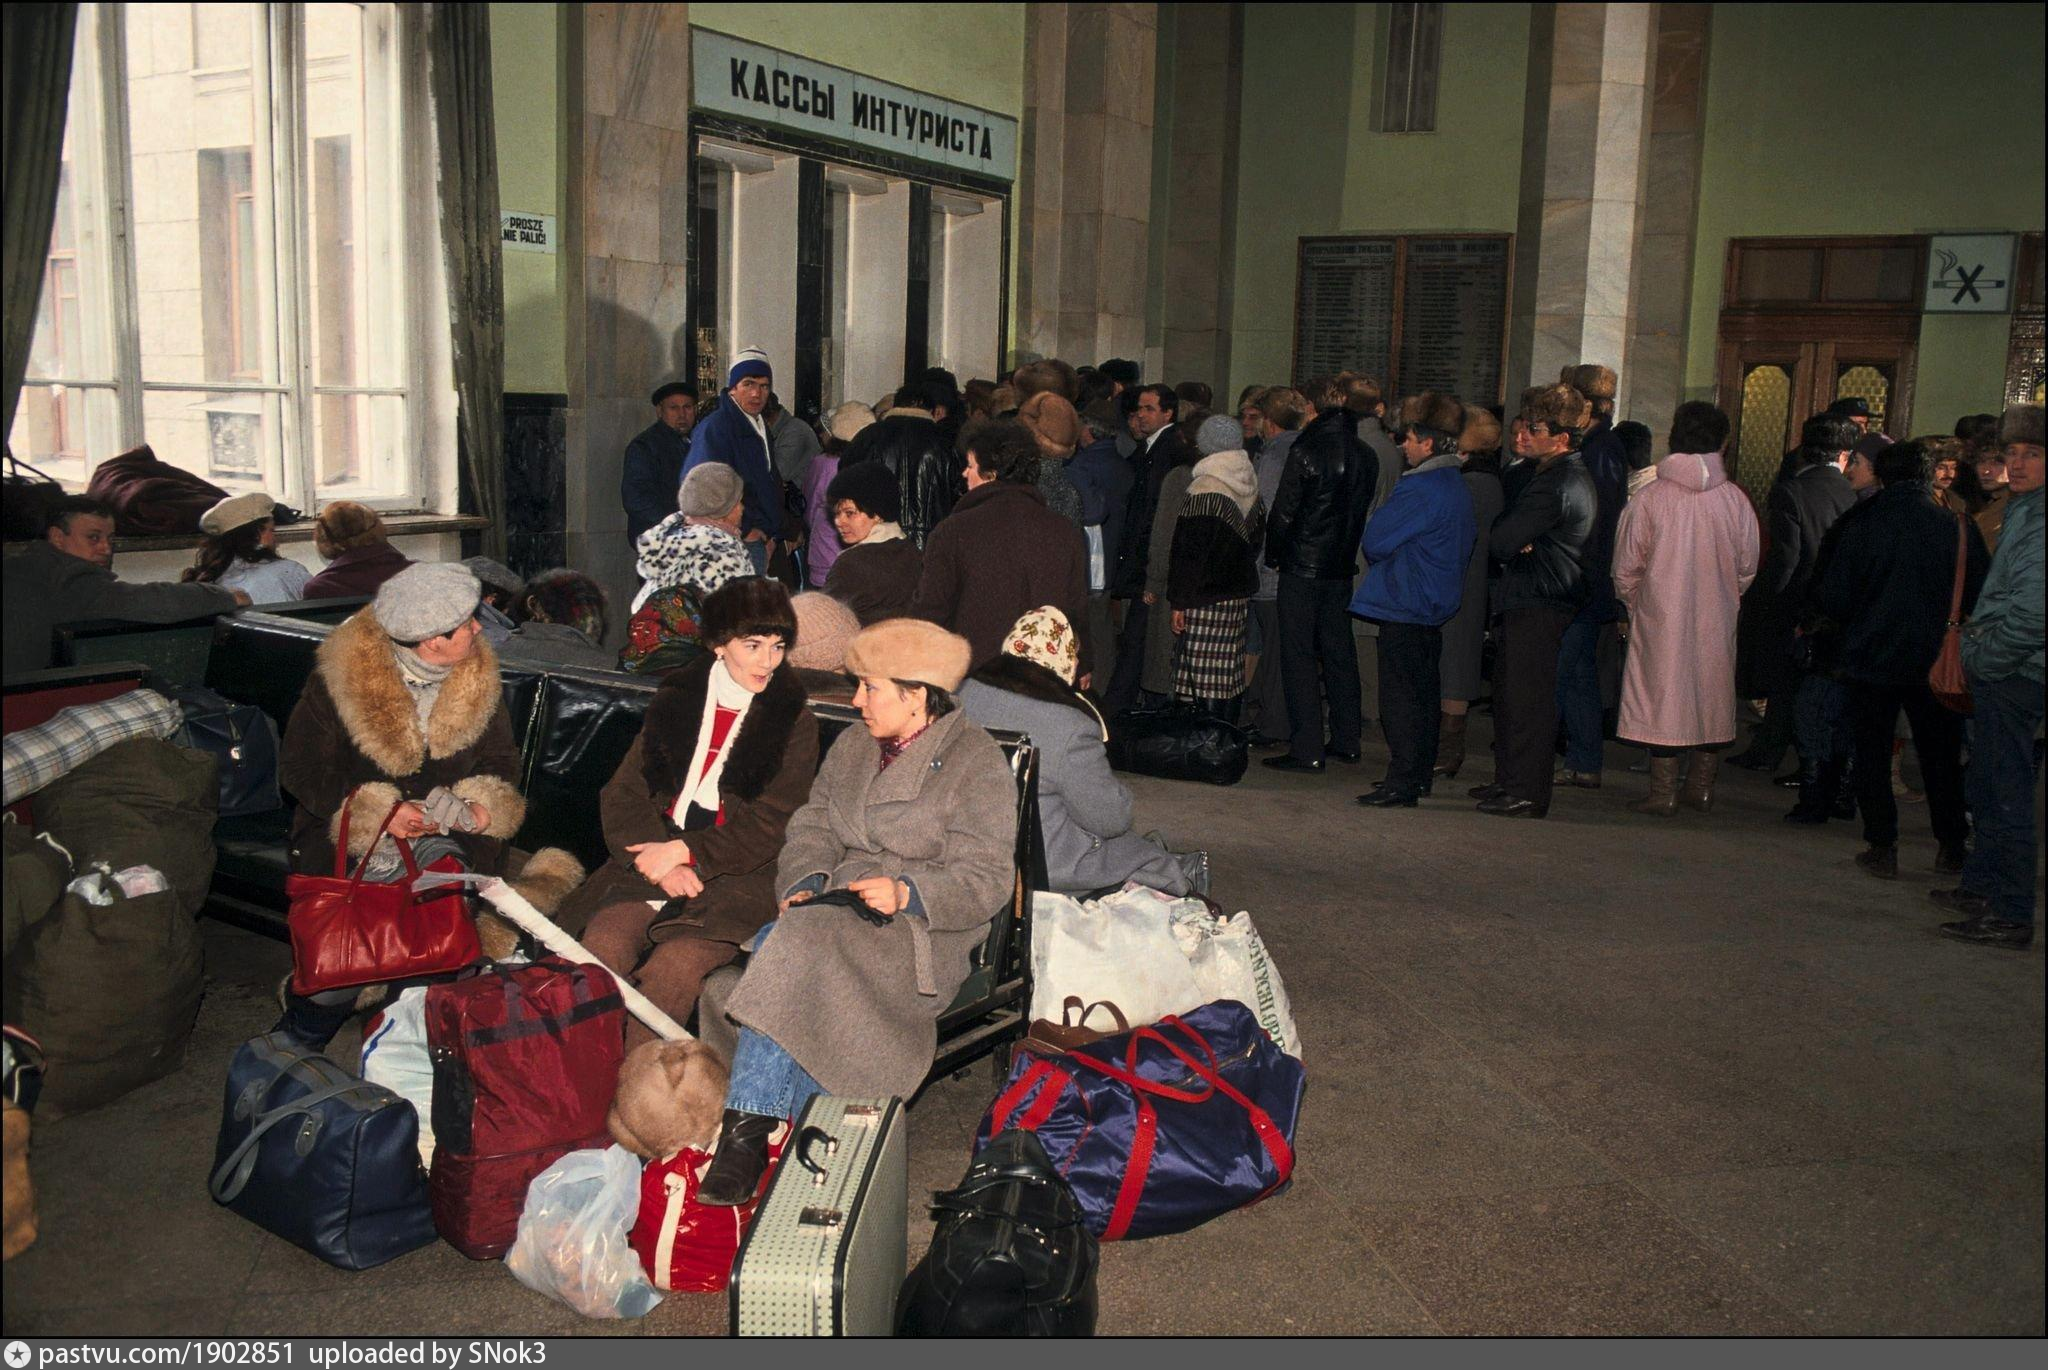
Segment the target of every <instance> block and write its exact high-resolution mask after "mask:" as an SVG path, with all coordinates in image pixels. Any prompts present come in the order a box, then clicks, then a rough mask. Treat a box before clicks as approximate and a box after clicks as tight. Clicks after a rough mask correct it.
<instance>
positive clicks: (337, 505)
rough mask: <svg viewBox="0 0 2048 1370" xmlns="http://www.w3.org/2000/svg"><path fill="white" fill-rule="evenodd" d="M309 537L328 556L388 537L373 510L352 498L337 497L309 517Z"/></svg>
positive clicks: (382, 521) (381, 540) (372, 543)
mask: <svg viewBox="0 0 2048 1370" xmlns="http://www.w3.org/2000/svg"><path fill="white" fill-rule="evenodd" d="M313 539H314V541H315V543H316V544H318V546H319V548H320V550H321V552H322V553H323V554H328V555H332V554H333V553H338V552H346V551H349V550H350V549H352V548H356V547H370V546H373V545H375V544H377V543H380V542H389V541H390V540H391V539H390V537H389V536H388V535H387V534H386V532H385V530H384V520H383V518H382V517H381V516H380V515H379V514H378V513H377V511H376V510H375V509H372V508H370V507H369V506H368V505H365V504H357V503H356V502H355V501H354V500H352V499H338V500H336V501H335V502H334V503H332V504H330V505H328V506H327V507H326V508H325V509H322V510H321V511H320V517H318V518H316V519H314V520H313ZM329 549H332V551H331V552H330V550H329Z"/></svg>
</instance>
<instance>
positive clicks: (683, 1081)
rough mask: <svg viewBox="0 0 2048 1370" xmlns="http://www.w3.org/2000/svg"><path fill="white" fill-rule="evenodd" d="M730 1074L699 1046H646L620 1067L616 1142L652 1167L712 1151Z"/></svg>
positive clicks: (610, 1122) (612, 1116)
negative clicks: (684, 1153) (684, 1154)
mask: <svg viewBox="0 0 2048 1370" xmlns="http://www.w3.org/2000/svg"><path fill="white" fill-rule="evenodd" d="M726 1082H727V1070H726V1066H725V1062H723V1061H721V1060H719V1059H718V1053H717V1052H715V1051H713V1050H712V1049H711V1048H710V1047H707V1046H705V1045H704V1044H703V1043H702V1042H699V1041H694V1040H692V1041H683V1042H658V1041H657V1042H642V1043H641V1044H640V1045H639V1046H637V1047H634V1048H633V1049H632V1050H631V1051H629V1052H627V1053H626V1059H625V1060H624V1061H623V1062H622V1063H621V1064H620V1066H619V1085H618V1090H617V1092H616V1093H615V1094H614V1095H613V1096H612V1107H611V1112H610V1113H609V1114H607V1115H606V1116H605V1120H604V1122H605V1127H606V1128H607V1129H609V1130H610V1132H611V1134H612V1140H614V1141H616V1142H617V1143H618V1144H619V1145H620V1146H622V1147H624V1148H626V1150H628V1151H630V1152H632V1153H633V1154H634V1155H635V1156H644V1157H646V1158H647V1159H648V1160H650V1161H663V1160H667V1159H668V1158H669V1157H671V1156H673V1155H675V1154H676V1153H677V1152H678V1151H681V1150H683V1149H684V1148H685V1147H689V1148H693V1149H695V1150H698V1151H709V1150H711V1144H712V1143H713V1142H714V1141H716V1140H717V1139H718V1123H719V1119H720V1118H721V1117H723V1116H724V1110H725V1087H726Z"/></svg>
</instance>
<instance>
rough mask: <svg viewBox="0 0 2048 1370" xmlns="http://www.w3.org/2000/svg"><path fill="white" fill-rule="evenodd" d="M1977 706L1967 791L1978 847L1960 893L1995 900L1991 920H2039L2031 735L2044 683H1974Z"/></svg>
mask: <svg viewBox="0 0 2048 1370" xmlns="http://www.w3.org/2000/svg"><path fill="white" fill-rule="evenodd" d="M1970 694H1971V696H1972V697H1973V698H1974V699H1975V700H1976V701H1977V715H1976V727H1975V728H1974V729H1973V730H1972V731H1973V732H1974V734H1975V737H1974V743H1973V749H1972V750H1971V752H1970V769H1969V773H1968V774H1967V776H1966V777H1965V778H1964V787H1965V789H1966V791H1967V793H1968V794H1969V799H1970V817H1971V819H1972V821H1973V823H1974V825H1975V827H1976V830H1977V848H1976V850H1975V851H1973V852H1971V853H1970V859H1969V860H1968V861H1967V862H1965V863H1964V865H1963V888H1964V889H1966V890H1971V891H1974V892H1975V893H1977V894H1981V895H1983V896H1984V897H1985V898H1987V899H1989V900H1990V901H1991V916H1992V917H1993V918H1996V919H1999V920H2001V921H2003V922H2007V923H2025V924H2028V925H2029V926H2031V925H2032V924H2033V921H2034V893H2035V891H2034V842H2035V827H2034V769H2035V767H2034V730H2035V729H2037V728H2039V727H2040V726H2041V712H2042V698H2041V686H2040V684H2039V682H2037V681H2032V680H2028V679H2027V678H2026V677H2024V676H2014V677H2013V678H2012V679H2010V680H1979V679H1978V678H1977V677H1976V676H1974V675H1973V676H1971V677H1970Z"/></svg>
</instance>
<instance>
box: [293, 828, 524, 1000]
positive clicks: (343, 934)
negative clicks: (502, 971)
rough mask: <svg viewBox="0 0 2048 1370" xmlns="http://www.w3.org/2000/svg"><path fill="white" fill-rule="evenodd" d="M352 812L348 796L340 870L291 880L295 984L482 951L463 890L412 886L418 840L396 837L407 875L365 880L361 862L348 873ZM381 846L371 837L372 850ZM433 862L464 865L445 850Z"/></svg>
mask: <svg viewBox="0 0 2048 1370" xmlns="http://www.w3.org/2000/svg"><path fill="white" fill-rule="evenodd" d="M353 797H354V794H353V792H351V794H350V798H353ZM400 802H401V803H402V802H403V801H400ZM398 808H399V806H398V805H397V804H393V805H392V806H391V812H390V813H387V814H385V815H384V822H383V823H382V824H380V825H379V826H378V828H377V836H378V837H379V838H381V837H383V836H384V835H385V834H386V832H388V831H389V829H390V827H391V820H392V818H393V817H395V816H396V815H397V813H398ZM348 814H349V804H348V800H343V801H342V809H341V835H340V838H339V840H338V841H336V843H335V844H334V874H333V875H332V876H326V875H293V876H288V877H286V879H285V882H284V891H285V897H286V898H287V899H289V900H290V901H291V908H290V911H289V912H288V913H286V915H285V925H286V927H287V928H288V929H289V930H290V932H291V939H292V992H293V993H294V994H318V993H320V992H321V991H322V990H330V989H351V988H354V987H355V986H357V985H379V984H383V983H385V982H386V981H390V980H403V979H407V978H409V977H412V976H416V975H441V974H446V973H447V972H450V971H457V970H461V969H462V968H463V967H464V966H466V965H469V964H470V963H471V962H473V961H476V960H478V959H479V958H481V957H482V956H483V947H482V945H481V944H479V943H478V941H477V936H476V923H475V921H474V920H472V919H471V918H470V916H469V905H468V902H467V901H466V900H465V899H464V898H463V896H462V894H461V893H460V892H459V891H458V892H455V893H448V894H436V893H432V892H427V893H415V892H414V891H413V887H412V882H413V881H415V880H417V879H419V876H420V867H419V864H418V863H417V862H416V861H414V860H413V858H412V844H411V843H409V842H407V841H406V840H405V839H404V838H402V837H399V836H396V835H393V836H392V838H391V840H392V841H393V842H395V843H397V844H398V854H399V855H400V856H401V857H403V858H404V859H405V878H404V879H403V880H401V881H393V882H390V883H386V882H383V881H377V880H364V879H363V872H362V863H359V864H358V866H357V868H356V873H355V875H354V877H353V878H350V877H349V876H348V875H347V874H346V872H347V870H348ZM376 846H377V843H376V841H375V840H372V841H371V843H370V850H372V851H374V850H375V849H376ZM427 869H428V870H430V871H446V872H457V871H460V870H461V869H462V864H461V863H460V862H458V861H457V860H455V858H453V857H450V856H444V857H441V858H440V859H438V860H436V861H434V862H432V863H430V864H429V865H428V866H427Z"/></svg>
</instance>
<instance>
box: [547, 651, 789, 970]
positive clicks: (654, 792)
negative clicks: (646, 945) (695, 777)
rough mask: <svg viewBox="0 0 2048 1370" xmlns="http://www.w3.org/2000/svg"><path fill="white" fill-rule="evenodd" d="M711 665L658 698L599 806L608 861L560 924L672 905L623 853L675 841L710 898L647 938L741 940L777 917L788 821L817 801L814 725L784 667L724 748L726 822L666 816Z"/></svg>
mask: <svg viewBox="0 0 2048 1370" xmlns="http://www.w3.org/2000/svg"><path fill="white" fill-rule="evenodd" d="M715 659H716V658H714V657H710V656H706V657H704V658H702V659H701V660H698V661H696V662H693V663H691V664H690V665H688V666H685V667H684V668H683V669H682V670H680V671H676V672H674V673H673V674H671V675H670V676H669V677H668V678H667V679H666V680H664V681H663V682H662V683H661V688H660V689H659V690H656V691H655V694H654V698H653V700H652V701H651V702H650V703H649V704H648V706H647V717H646V720H645V722H643V723H642V725H641V728H640V736H638V737H637V738H635V739H634V740H633V745H632V746H631V747H630V748H629V749H627V752H626V757H625V759H624V760H623V761H621V762H620V763H619V769H618V770H617V771H616V772H614V773H613V775H612V778H611V781H610V783H608V784H607V785H606V786H605V787H604V792H603V793H602V795H600V796H599V799H598V808H599V812H600V814H601V815H602V818H603V821H604V844H605V847H606V849H607V850H609V851H610V852H611V860H609V861H607V862H606V863H605V864H604V865H603V866H602V867H600V868H599V870H598V872H597V874H596V875H594V876H592V877H591V878H590V882H589V883H588V884H586V885H585V886H584V887H583V888H582V889H580V890H578V891H577V892H576V896H575V898H574V899H572V900H571V901H570V902H569V905H568V907H567V908H565V909H564V910H563V922H564V923H566V924H569V925H571V926H574V927H580V926H582V925H583V923H584V922H586V921H587V920H588V918H589V916H590V915H591V914H593V913H595V912H596V911H597V910H599V909H601V908H604V907H606V906H607V905H610V904H622V903H626V902H628V901H632V900H643V899H659V900H665V899H667V898H668V896H667V895H665V894H663V893H662V892H661V890H660V888H659V887H657V886H655V885H653V884H651V883H649V882H648V881H646V880H643V879H642V878H641V877H640V873H639V872H638V871H636V870H634V869H633V853H632V852H630V851H627V850H626V848H627V847H628V846H631V845H634V844H637V843H641V842H667V841H669V840H671V839H672V838H676V837H681V838H682V839H683V840H684V841H686V842H688V843H689V844H690V855H691V857H692V858H693V859H694V860H695V862H696V871H697V874H698V876H699V877H700V878H701V879H702V880H703V881H704V892H703V893H702V894H700V895H698V896H697V897H696V898H694V899H692V900H690V901H689V902H688V903H687V904H685V905H684V906H683V911H682V912H681V913H679V914H666V915H658V916H657V917H656V918H655V921H654V923H653V924H652V925H651V926H650V927H649V928H648V930H647V935H648V937H649V939H650V940H652V941H656V942H662V941H667V940H668V939H669V938H671V937H696V938H700V939H702V940H705V941H710V942H731V943H734V944H738V943H740V942H744V941H746V940H747V939H748V938H749V937H752V936H753V935H754V934H755V933H756V932H758V931H759V930H760V928H761V925H762V924H763V923H766V922H767V921H768V920H769V919H771V918H773V917H774V916H775V898H776V887H775V858H776V857H777V856H778V855H779V854H780V853H781V851H782V841H783V832H784V830H785V829H786V828H787V827H788V826H789V820H790V816H791V815H792V814H794V813H795V812H796V811H797V810H798V809H800V808H802V807H803V805H804V801H805V800H807V799H809V798H810V797H811V779H812V776H813V775H814V774H815V773H816V772H817V769H818V718H817V715H815V714H813V713H812V712H811V710H810V706H809V705H808V704H807V703H806V702H805V694H804V687H803V683H802V682H801V681H800V680H798V679H797V673H796V668H795V667H794V666H791V665H789V664H788V663H787V662H785V663H784V664H783V665H782V666H781V667H779V668H778V669H777V670H776V672H775V674H774V675H773V676H771V677H769V680H768V688H767V689H765V690H763V691H762V692H761V693H760V695H759V696H757V697H756V698H755V700H754V702H753V703H752V704H751V705H749V706H748V708H747V713H746V716H745V717H744V718H742V719H741V720H740V724H739V731H738V732H736V733H735V734H734V735H733V738H732V740H731V741H730V742H729V743H727V746H728V747H729V748H730V749H731V750H730V751H729V752H728V754H727V758H726V762H725V770H724V772H723V773H722V774H721V776H720V780H719V786H718V798H719V803H720V807H721V808H722V809H723V810H724V813H725V821H724V822H723V823H721V824H720V825H718V826H717V827H712V828H698V829H697V830H696V831H694V832H690V833H684V832H683V831H682V829H680V828H679V827H677V826H676V824H675V822H674V820H673V819H671V818H670V817H669V813H670V811H671V810H672V809H674V808H675V803H676V796H677V795H678V794H680V793H681V792H682V787H683V781H684V780H685V779H686V778H687V772H688V771H689V768H690V758H691V757H692V756H693V755H694V754H695V752H696V747H697V733H698V730H699V729H700V728H701V727H702V726H703V719H704V694H705V692H706V691H707V690H708V689H710V687H711V666H712V663H713V661H714V660H715Z"/></svg>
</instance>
